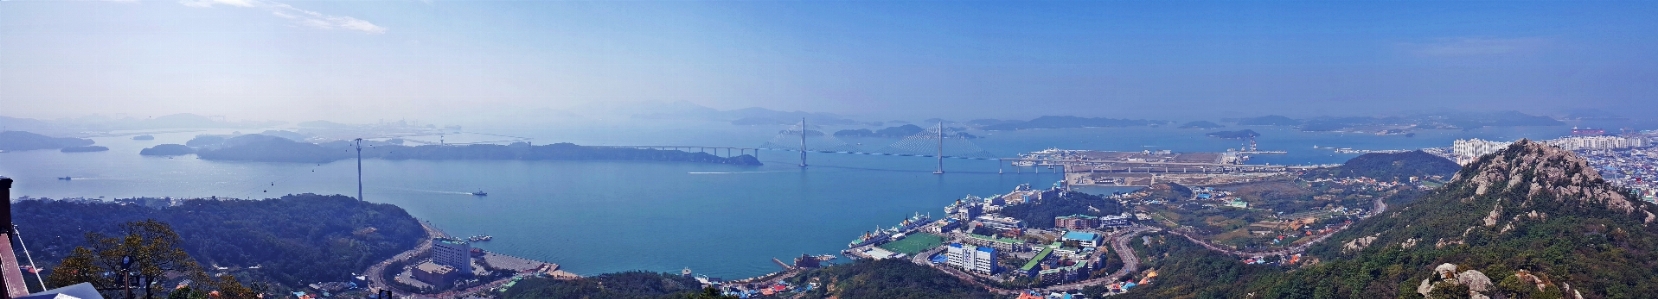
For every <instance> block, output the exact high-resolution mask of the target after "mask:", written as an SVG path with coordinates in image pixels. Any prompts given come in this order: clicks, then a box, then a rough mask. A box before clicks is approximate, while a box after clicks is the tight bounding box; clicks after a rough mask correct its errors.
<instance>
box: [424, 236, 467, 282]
mask: <svg viewBox="0 0 1658 299" xmlns="http://www.w3.org/2000/svg"><path fill="white" fill-rule="evenodd" d="M432 262H433V263H436V264H439V265H444V266H449V267H452V268H455V270H460V271H459V272H461V273H460V275H462V276H466V275H472V244H468V243H466V241H461V240H456V239H448V238H436V239H432Z"/></svg>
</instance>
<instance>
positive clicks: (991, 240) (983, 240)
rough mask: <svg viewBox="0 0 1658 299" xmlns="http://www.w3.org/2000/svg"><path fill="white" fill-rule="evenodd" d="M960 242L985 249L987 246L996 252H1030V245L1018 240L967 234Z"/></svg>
mask: <svg viewBox="0 0 1658 299" xmlns="http://www.w3.org/2000/svg"><path fill="white" fill-rule="evenodd" d="M962 241H963V242H967V243H968V244H973V245H976V246H980V247H987V246H988V247H991V248H996V249H997V250H1002V251H1010V252H1021V251H1026V250H1030V245H1028V244H1025V242H1024V241H1020V240H1017V239H1008V238H997V237H992V236H985V235H974V234H968V235H967V238H966V239H962Z"/></svg>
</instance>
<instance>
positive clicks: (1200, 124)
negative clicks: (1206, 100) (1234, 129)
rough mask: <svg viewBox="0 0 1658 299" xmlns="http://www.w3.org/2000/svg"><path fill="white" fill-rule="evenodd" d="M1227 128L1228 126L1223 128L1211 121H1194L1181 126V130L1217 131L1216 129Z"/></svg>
mask: <svg viewBox="0 0 1658 299" xmlns="http://www.w3.org/2000/svg"><path fill="white" fill-rule="evenodd" d="M1225 127H1226V126H1222V125H1220V124H1217V123H1215V122H1211V121H1207V120H1200V121H1194V122H1189V123H1186V124H1183V125H1180V128H1181V129H1216V128H1225Z"/></svg>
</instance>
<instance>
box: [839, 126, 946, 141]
mask: <svg viewBox="0 0 1658 299" xmlns="http://www.w3.org/2000/svg"><path fill="white" fill-rule="evenodd" d="M925 131H927V129H923V128H921V127H920V126H916V125H902V126H896V127H890V128H885V129H880V130H875V131H870V130H869V129H855V130H840V131H835V137H842V138H847V137H860V138H904V137H910V136H915V135H916V134H921V132H925ZM945 135H947V136H949V137H956V138H964V139H974V138H979V136H974V135H973V134H968V133H966V132H957V133H948V134H945Z"/></svg>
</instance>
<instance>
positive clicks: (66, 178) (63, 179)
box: [58, 177, 74, 181]
mask: <svg viewBox="0 0 1658 299" xmlns="http://www.w3.org/2000/svg"><path fill="white" fill-rule="evenodd" d="M72 179H74V178H71V177H60V178H58V180H60V181H67V180H72Z"/></svg>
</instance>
